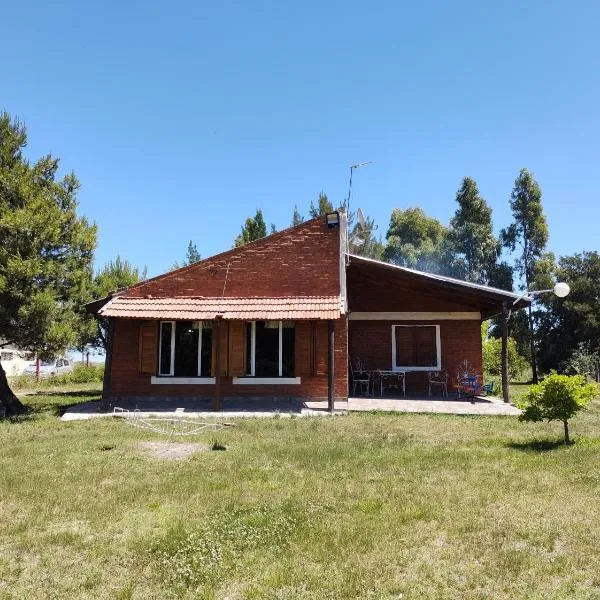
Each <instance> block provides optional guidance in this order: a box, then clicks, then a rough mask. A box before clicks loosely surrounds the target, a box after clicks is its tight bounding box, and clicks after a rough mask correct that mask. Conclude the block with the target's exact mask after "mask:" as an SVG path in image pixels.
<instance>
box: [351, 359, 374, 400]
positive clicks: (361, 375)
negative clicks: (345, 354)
mask: <svg viewBox="0 0 600 600" xmlns="http://www.w3.org/2000/svg"><path fill="white" fill-rule="evenodd" d="M348 362H349V364H350V378H351V379H352V394H353V395H356V389H357V388H358V389H359V390H360V389H361V388H362V389H364V390H365V393H366V395H367V396H368V395H369V394H370V391H371V376H370V374H369V372H368V371H365V370H364V367H363V365H362V362H361V361H360V359H356V361H355V365H356V369H355V368H354V367H353V366H352V360H349V361H348Z"/></svg>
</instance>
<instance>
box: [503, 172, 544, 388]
mask: <svg viewBox="0 0 600 600" xmlns="http://www.w3.org/2000/svg"><path fill="white" fill-rule="evenodd" d="M510 208H511V210H512V214H513V219H514V221H513V223H512V224H511V225H510V226H509V227H508V228H506V229H504V230H503V231H502V233H501V237H502V240H503V244H504V245H505V246H506V247H507V248H509V249H510V251H511V252H514V251H515V249H516V248H517V246H519V253H518V255H517V258H516V260H515V266H516V268H517V271H518V273H519V275H520V276H521V279H522V281H523V282H524V287H525V289H530V285H531V284H532V283H533V281H534V279H535V276H536V262H537V261H538V260H539V259H540V258H541V257H542V254H543V253H544V249H545V248H546V244H547V243H548V225H547V223H546V217H545V216H544V209H543V206H542V190H541V188H540V186H539V185H538V183H537V181H536V180H535V179H534V178H533V175H532V174H531V173H530V172H529V171H528V170H527V169H521V172H520V173H519V176H518V177H517V179H516V180H515V185H514V188H513V191H512V194H511V199H510ZM527 310H528V319H529V331H530V332H531V342H530V348H531V371H532V377H533V382H534V383H537V381H538V373H537V361H536V348H535V328H534V319H533V313H532V308H531V306H530V307H529V308H528V309H527Z"/></svg>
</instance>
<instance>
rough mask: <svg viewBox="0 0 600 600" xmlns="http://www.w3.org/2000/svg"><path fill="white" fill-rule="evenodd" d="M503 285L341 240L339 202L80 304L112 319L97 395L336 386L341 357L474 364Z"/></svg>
mask: <svg viewBox="0 0 600 600" xmlns="http://www.w3.org/2000/svg"><path fill="white" fill-rule="evenodd" d="M516 298H517V296H515V295H514V294H512V293H509V292H505V291H502V290H497V289H493V288H489V287H486V286H479V285H473V284H469V283H465V282H462V281H458V280H455V279H451V278H447V277H441V276H436V275H431V274H427V273H422V272H418V271H414V270H411V269H406V268H402V267H397V266H393V265H389V264H386V263H382V262H379V261H375V260H370V259H366V258H362V257H359V256H354V255H349V254H347V253H346V225H345V215H344V214H343V213H340V214H338V213H332V214H331V215H327V216H326V217H318V218H316V219H313V220H311V221H307V222H305V223H302V224H300V225H298V226H296V227H292V228H290V229H286V230H284V231H280V232H277V233H274V234H272V235H270V236H268V237H266V238H263V239H261V240H258V241H256V242H253V243H250V244H247V245H245V246H241V247H239V248H234V249H232V250H229V251H227V252H223V253H222V254H218V255H216V256H213V257H211V258H207V259H205V260H202V261H200V262H198V263H195V264H192V265H189V266H186V267H183V268H181V269H177V270H174V271H171V272H169V273H166V274H164V275H160V276H158V277H154V278H152V279H149V280H147V281H144V282H142V283H139V284H137V285H133V286H131V287H129V288H127V289H124V290H120V291H118V292H115V293H114V294H112V295H111V296H109V297H107V298H104V299H102V300H98V301H95V302H93V303H90V304H89V305H88V310H90V311H91V312H94V313H96V314H97V315H98V316H100V317H103V318H107V319H108V320H109V338H110V341H109V346H110V348H109V351H108V353H107V368H106V376H105V388H104V397H105V399H109V398H110V399H112V400H118V399H121V398H152V397H160V398H181V397H187V398H194V399H211V400H212V405H213V408H215V409H218V408H220V407H221V406H222V401H225V402H226V401H227V398H229V397H248V398H251V397H252V398H302V399H309V398H310V399H323V400H325V399H329V401H330V403H331V402H332V401H333V398H335V399H345V398H347V397H348V393H349V360H352V359H360V361H362V363H363V364H364V366H365V368H369V369H384V370H389V371H406V372H407V377H406V387H407V390H409V391H423V390H426V385H427V372H428V371H436V370H441V369H446V370H448V371H451V370H452V369H454V368H455V365H456V364H457V363H458V362H459V361H462V360H465V359H466V360H468V361H469V362H470V363H471V364H473V365H474V366H475V367H476V368H478V369H481V363H482V349H481V334H480V324H481V320H482V319H486V318H489V317H490V316H492V315H495V314H498V313H499V312H500V311H501V310H502V303H503V302H510V303H511V304H512V302H513V301H514V300H515V299H516Z"/></svg>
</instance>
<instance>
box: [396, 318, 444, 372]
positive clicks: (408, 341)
mask: <svg viewBox="0 0 600 600" xmlns="http://www.w3.org/2000/svg"><path fill="white" fill-rule="evenodd" d="M392 368H393V369H394V370H398V371H399V370H401V369H406V370H411V371H431V370H436V369H440V368H441V352H440V326H439V325H393V326H392Z"/></svg>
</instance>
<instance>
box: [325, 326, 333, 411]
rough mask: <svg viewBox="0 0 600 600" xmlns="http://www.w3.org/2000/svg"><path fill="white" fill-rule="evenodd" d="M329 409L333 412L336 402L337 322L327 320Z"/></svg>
mask: <svg viewBox="0 0 600 600" xmlns="http://www.w3.org/2000/svg"><path fill="white" fill-rule="evenodd" d="M327 333H328V336H327V340H328V343H327V410H328V411H329V412H330V413H332V412H333V409H334V403H335V360H334V358H335V357H334V354H335V352H334V351H335V324H334V322H333V321H332V320H331V319H330V320H329V321H327Z"/></svg>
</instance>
